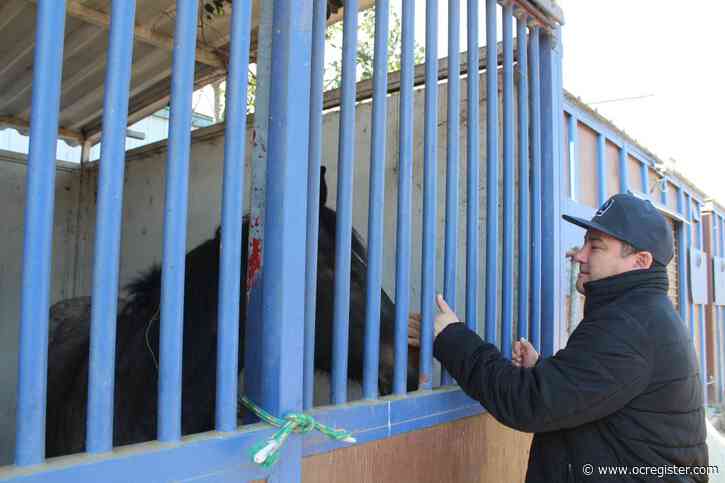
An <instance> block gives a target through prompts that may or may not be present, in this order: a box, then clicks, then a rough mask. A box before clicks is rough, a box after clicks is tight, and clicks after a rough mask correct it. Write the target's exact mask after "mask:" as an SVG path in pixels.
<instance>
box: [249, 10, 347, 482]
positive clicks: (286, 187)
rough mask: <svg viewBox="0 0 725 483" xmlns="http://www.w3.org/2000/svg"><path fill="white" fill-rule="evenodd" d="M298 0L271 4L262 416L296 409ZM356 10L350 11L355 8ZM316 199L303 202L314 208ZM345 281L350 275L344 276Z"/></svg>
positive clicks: (300, 106)
mask: <svg viewBox="0 0 725 483" xmlns="http://www.w3.org/2000/svg"><path fill="white" fill-rule="evenodd" d="M308 7H309V2H308V1H305V0H276V2H275V5H274V29H273V33H272V59H279V61H276V62H273V63H272V70H271V86H270V92H274V93H275V95H273V96H271V97H270V103H269V138H268V139H269V157H268V159H269V163H268V165H267V191H266V200H265V201H266V224H265V227H264V230H265V233H264V241H265V248H264V262H263V263H264V276H263V277H262V284H263V289H262V297H263V303H262V320H263V324H264V329H265V333H266V337H264V339H263V344H264V345H263V347H262V348H261V349H262V353H263V354H264V358H263V359H262V367H261V369H262V371H261V373H262V394H263V398H262V399H263V400H262V401H260V403H261V405H262V407H264V408H265V409H266V410H267V411H269V412H271V413H272V414H275V415H276V416H281V415H282V414H284V413H287V412H290V411H300V410H301V409H302V385H301V384H299V382H300V381H302V372H303V359H304V356H303V350H304V347H303V346H304V321H303V318H302V314H304V309H305V250H306V248H305V244H303V243H300V242H299V241H300V240H304V239H305V234H306V231H307V220H306V214H307V174H308V166H307V163H308V147H307V146H308V143H309V108H310V94H309V93H310V55H311V44H312V9H311V8H308ZM355 11H357V9H356V8H355ZM317 201H318V200H310V202H311V203H316V202H317ZM348 281H349V277H348ZM301 459H302V439H301V438H300V437H299V436H292V437H291V438H290V441H288V442H287V444H286V445H285V448H284V449H283V450H282V454H281V455H280V461H279V462H278V463H277V465H279V466H276V468H275V472H274V474H273V476H272V478H270V481H271V482H276V481H280V482H282V481H284V482H287V481H300V480H301V477H302V476H301V473H302V468H301Z"/></svg>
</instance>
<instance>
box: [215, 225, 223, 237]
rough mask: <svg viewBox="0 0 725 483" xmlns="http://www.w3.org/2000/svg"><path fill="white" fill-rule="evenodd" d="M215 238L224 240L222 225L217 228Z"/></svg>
mask: <svg viewBox="0 0 725 483" xmlns="http://www.w3.org/2000/svg"><path fill="white" fill-rule="evenodd" d="M214 238H216V239H217V240H221V239H222V226H221V225H219V226H217V227H216V232H215V233H214Z"/></svg>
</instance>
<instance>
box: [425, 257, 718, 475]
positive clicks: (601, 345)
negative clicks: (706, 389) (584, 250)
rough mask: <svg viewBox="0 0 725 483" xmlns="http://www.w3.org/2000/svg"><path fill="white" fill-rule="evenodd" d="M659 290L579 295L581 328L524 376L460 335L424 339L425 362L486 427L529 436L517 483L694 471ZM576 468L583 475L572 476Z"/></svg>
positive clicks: (686, 405) (689, 408) (663, 294)
mask: <svg viewBox="0 0 725 483" xmlns="http://www.w3.org/2000/svg"><path fill="white" fill-rule="evenodd" d="M667 285H668V282H667V273H666V270H665V269H664V268H663V267H659V268H652V269H649V270H637V271H633V272H627V273H625V274H621V275H616V276H613V277H609V278H605V279H602V280H598V281H595V282H590V283H588V284H586V285H585V289H586V304H585V307H584V319H583V320H582V321H581V323H580V324H579V326H578V327H577V328H576V330H575V331H574V332H573V333H572V334H571V337H570V338H569V341H568V343H567V345H566V347H565V348H564V349H562V350H560V351H559V352H557V353H556V355H554V356H553V357H550V358H546V359H541V362H540V363H538V364H537V365H536V366H535V367H533V368H530V369H523V368H517V367H515V366H513V365H512V364H511V362H510V361H509V360H508V359H504V358H503V357H502V355H501V353H500V352H499V351H498V349H497V348H496V347H495V346H493V345H491V344H489V343H486V342H483V341H482V340H481V339H480V338H479V337H478V335H476V334H475V333H474V332H472V331H470V330H468V329H467V328H466V327H465V325H464V324H462V323H457V324H452V325H450V326H448V327H446V329H445V330H443V332H441V333H440V334H439V335H438V337H436V340H435V344H434V353H435V357H436V358H437V359H439V360H440V361H441V363H442V364H443V367H445V369H446V370H447V371H448V372H449V373H450V374H451V375H452V376H453V377H454V378H455V379H456V381H458V383H459V384H460V386H461V388H462V389H463V390H464V391H465V392H466V394H468V395H469V396H470V397H472V398H475V399H477V400H478V401H480V402H481V404H482V405H483V406H484V407H485V408H486V409H487V410H488V412H490V413H491V415H493V417H495V418H496V419H497V420H498V421H500V422H501V423H503V424H505V425H506V426H509V427H511V428H514V429H517V430H519V431H525V432H532V433H536V434H535V435H534V438H533V441H532V444H531V452H530V455H529V468H528V472H527V475H526V481H527V482H532V483H533V482H543V483H556V482H562V481H563V482H569V481H586V482H592V481H608V482H612V481H643V480H644V481H646V480H648V478H643V477H639V476H637V477H635V476H631V475H630V476H621V475H620V476H600V474H599V468H597V466H598V465H599V466H607V465H611V466H626V467H629V468H632V469H631V471H633V472H639V473H640V474H641V473H642V471H643V470H641V469H636V470H635V469H633V467H635V466H648V467H654V466H669V467H671V466H672V465H676V466H706V465H707V464H708V457H707V445H706V443H705V437H706V429H705V414H704V408H703V386H702V383H701V381H700V374H699V372H700V371H699V365H698V361H697V357H696V354H695V350H694V347H693V343H692V340H691V339H690V334H689V331H688V329H687V327H686V326H685V324H683V322H682V321H681V320H680V318H679V316H678V315H677V313H676V312H675V310H674V308H673V306H672V303H671V302H670V300H669V298H668V297H667ZM586 464H591V465H593V470H594V475H592V476H584V471H586V470H587V469H588V468H585V465H586ZM603 471H607V470H603ZM615 471H621V470H615ZM646 471H659V472H667V473H664V474H662V475H659V476H657V477H654V478H653V477H650V478H649V480H657V481H698V482H705V481H708V478H707V476H706V475H697V476H693V477H685V476H673V475H672V474H671V471H672V469H671V468H663V469H654V470H646ZM660 476H662V477H661V478H660ZM688 478H689V479H688Z"/></svg>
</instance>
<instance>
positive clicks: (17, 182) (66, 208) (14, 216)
mask: <svg viewBox="0 0 725 483" xmlns="http://www.w3.org/2000/svg"><path fill="white" fill-rule="evenodd" d="M26 179H27V161H26V159H25V157H24V156H21V155H18V154H15V153H9V152H5V151H0V206H1V207H2V211H0V220H1V221H2V223H1V224H0V226H2V227H3V230H2V232H3V235H2V240H1V242H0V243H1V244H2V250H0V388H2V389H1V390H0V464H4V463H9V462H10V461H11V460H12V457H13V454H14V441H15V398H16V390H17V371H18V337H19V327H20V296H21V293H20V292H21V290H20V286H21V275H22V260H23V258H22V255H23V240H24V230H25V219H24V217H25V197H26ZM78 203H79V176H78V171H77V170H75V169H73V168H71V167H70V166H68V165H65V164H63V163H59V165H58V167H57V169H56V174H55V213H54V217H53V267H52V286H51V294H50V296H51V303H53V302H56V301H58V300H62V299H65V298H68V297H72V296H74V294H75V293H76V290H77V287H75V286H74V279H75V272H76V267H77V264H76V258H77V256H78V254H77V252H76V233H77V223H78V217H77V214H78Z"/></svg>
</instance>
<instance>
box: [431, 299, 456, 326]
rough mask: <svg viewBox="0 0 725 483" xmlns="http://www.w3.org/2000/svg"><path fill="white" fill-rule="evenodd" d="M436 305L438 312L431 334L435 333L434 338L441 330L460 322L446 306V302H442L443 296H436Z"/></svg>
mask: <svg viewBox="0 0 725 483" xmlns="http://www.w3.org/2000/svg"><path fill="white" fill-rule="evenodd" d="M436 304H438V310H439V311H440V312H439V313H438V315H436V318H435V324H434V326H433V332H434V333H435V336H436V337H438V334H440V333H441V332H443V329H445V328H446V327H448V326H449V325H450V324H455V323H456V322H460V320H459V319H458V316H457V315H456V313H455V312H454V311H453V310H451V308H450V307H449V306H448V304H447V303H446V301H445V300H443V295H441V294H438V295H437V296H436Z"/></svg>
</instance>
